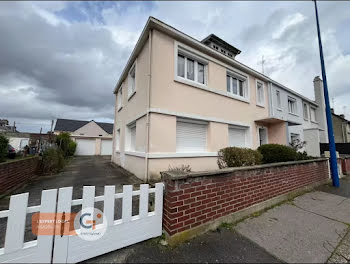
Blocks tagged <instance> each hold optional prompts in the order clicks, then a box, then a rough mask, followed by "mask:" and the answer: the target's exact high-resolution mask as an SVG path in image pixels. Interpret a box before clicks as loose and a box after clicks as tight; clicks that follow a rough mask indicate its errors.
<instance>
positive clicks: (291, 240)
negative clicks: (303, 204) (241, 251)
mask: <svg viewBox="0 0 350 264" xmlns="http://www.w3.org/2000/svg"><path fill="white" fill-rule="evenodd" d="M319 202H320V201H319ZM347 228H348V226H347V225H345V224H343V223H340V222H338V221H334V220H331V219H328V218H326V217H323V216H319V215H316V214H314V213H311V212H308V211H305V210H303V209H300V208H298V207H296V206H294V205H291V204H284V205H281V206H278V207H275V208H273V209H271V210H269V211H267V212H265V213H263V214H262V215H260V216H259V217H256V218H250V219H247V220H245V221H244V222H242V223H240V224H238V225H237V227H236V230H237V232H238V233H240V234H241V235H243V236H245V237H247V238H249V239H250V240H252V241H254V242H255V243H257V244H258V245H260V246H261V247H263V248H265V249H266V250H267V251H268V252H270V253H271V254H273V255H275V256H276V257H277V258H279V259H281V260H283V261H285V262H288V263H296V262H298V263H300V262H303V263H325V262H326V261H327V259H328V258H329V257H330V255H331V253H332V252H333V251H334V249H335V248H336V246H337V245H338V244H339V242H340V240H341V239H342V238H343V236H344V235H345V233H346V232H347Z"/></svg>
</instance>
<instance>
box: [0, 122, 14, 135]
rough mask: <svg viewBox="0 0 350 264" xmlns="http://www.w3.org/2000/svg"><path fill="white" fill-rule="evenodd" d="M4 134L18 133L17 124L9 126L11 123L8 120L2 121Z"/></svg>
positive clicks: (0, 131)
mask: <svg viewBox="0 0 350 264" xmlns="http://www.w3.org/2000/svg"><path fill="white" fill-rule="evenodd" d="M2 132H18V131H17V129H16V125H15V123H14V124H13V126H10V125H9V121H8V120H7V119H0V133H2Z"/></svg>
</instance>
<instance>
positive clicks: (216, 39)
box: [201, 34, 241, 56]
mask: <svg viewBox="0 0 350 264" xmlns="http://www.w3.org/2000/svg"><path fill="white" fill-rule="evenodd" d="M201 42H202V43H204V44H208V43H210V42H214V43H216V44H218V45H220V46H221V47H223V48H225V49H227V50H228V51H231V52H232V53H233V54H235V56H236V55H238V54H240V53H241V51H240V50H239V49H237V48H236V47H234V46H232V45H231V44H230V43H227V42H226V41H225V40H223V39H221V38H219V37H218V36H216V35H215V34H210V35H209V36H208V37H206V38H205V39H203V40H202V41H201Z"/></svg>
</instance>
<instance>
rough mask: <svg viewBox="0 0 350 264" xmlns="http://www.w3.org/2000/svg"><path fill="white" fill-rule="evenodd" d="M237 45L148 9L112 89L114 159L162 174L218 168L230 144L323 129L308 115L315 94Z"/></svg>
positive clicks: (252, 144)
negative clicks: (194, 33) (294, 86)
mask: <svg viewBox="0 0 350 264" xmlns="http://www.w3.org/2000/svg"><path fill="white" fill-rule="evenodd" d="M239 53H240V50H238V49H237V48H235V47H234V46H232V45H231V44H229V43H227V42H225V41H224V40H222V39H220V38H219V37H217V36H215V35H213V34H211V35H209V36H208V37H206V38H205V39H203V40H202V41H198V40H196V39H194V38H192V37H190V36H188V35H186V34H184V33H182V32H180V31H178V30H176V29H175V28H173V27H171V26H169V25H167V24H165V23H163V22H161V21H159V20H157V19H155V18H153V17H150V18H149V20H148V21H147V24H146V26H145V28H144V29H143V32H142V34H141V36H140V38H139V40H138V42H137V43H136V46H135V48H134V50H133V52H132V54H131V56H130V58H129V60H128V62H127V65H126V66H125V68H124V70H123V72H122V74H121V76H120V78H119V81H118V83H117V84H116V87H115V90H114V93H115V94H116V108H115V121H114V123H115V124H116V125H115V127H114V131H113V132H114V136H113V152H112V162H114V163H116V164H119V165H121V166H122V167H124V168H125V169H127V170H129V171H131V172H132V173H134V174H135V175H136V176H137V177H139V178H141V179H143V180H144V181H149V180H158V179H159V178H160V173H159V172H160V171H164V170H168V168H169V166H171V167H176V166H180V165H190V166H191V168H192V170H194V171H197V170H211V169H217V168H218V166H217V152H218V150H219V149H221V148H224V147H227V146H238V147H248V148H253V149H256V148H257V147H259V146H260V145H262V144H266V143H278V144H285V145H288V144H289V143H290V141H291V140H293V137H294V138H296V137H297V136H299V137H300V138H301V139H303V138H304V136H303V134H304V130H305V129H308V128H311V129H313V128H314V127H315V129H316V130H317V131H318V133H319V131H323V130H322V128H320V127H319V126H318V124H317V123H316V122H317V120H314V121H315V122H311V116H310V118H309V115H310V114H311V113H310V114H309V112H308V113H307V114H305V117H307V119H304V116H303V110H302V106H303V104H306V106H307V107H308V109H315V111H316V112H317V111H318V109H319V104H318V103H317V102H314V101H312V100H310V99H308V98H306V97H304V96H302V95H300V94H298V93H296V92H294V91H293V90H291V89H288V88H287V87H285V86H283V85H282V84H279V83H278V82H276V81H274V80H272V79H270V78H269V77H267V76H265V75H263V74H261V73H259V72H257V71H255V70H253V69H251V68H249V67H248V66H246V65H244V64H242V63H240V62H238V61H237V60H236V59H235V58H236V56H237V55H238V54H239ZM274 95H276V97H275V96H274ZM316 97H317V96H316ZM309 111H310V110H309ZM312 111H313V110H312ZM313 114H314V113H313V112H312V115H313ZM312 118H313V116H312ZM312 120H313V119H312ZM305 131H307V130H305ZM311 134H312V135H313V134H314V133H311ZM316 134H317V133H316ZM315 140H317V139H315Z"/></svg>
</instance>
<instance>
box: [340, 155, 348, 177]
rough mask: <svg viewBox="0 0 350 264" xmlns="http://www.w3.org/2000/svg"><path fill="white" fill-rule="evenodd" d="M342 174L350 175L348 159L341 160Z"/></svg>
mask: <svg viewBox="0 0 350 264" xmlns="http://www.w3.org/2000/svg"><path fill="white" fill-rule="evenodd" d="M341 166H342V172H343V174H345V175H349V174H350V158H341Z"/></svg>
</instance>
